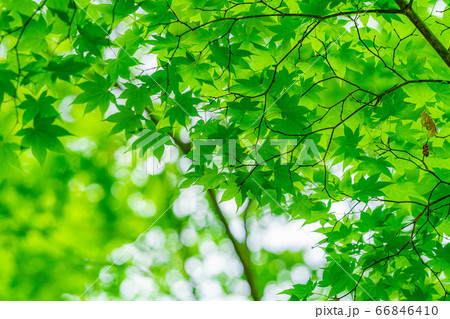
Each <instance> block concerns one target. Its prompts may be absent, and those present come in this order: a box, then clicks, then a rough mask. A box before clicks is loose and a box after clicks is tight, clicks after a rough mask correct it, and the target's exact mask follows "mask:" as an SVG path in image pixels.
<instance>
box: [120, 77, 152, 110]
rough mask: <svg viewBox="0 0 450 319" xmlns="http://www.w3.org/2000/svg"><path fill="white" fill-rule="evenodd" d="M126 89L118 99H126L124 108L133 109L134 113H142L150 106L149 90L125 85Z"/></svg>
mask: <svg viewBox="0 0 450 319" xmlns="http://www.w3.org/2000/svg"><path fill="white" fill-rule="evenodd" d="M125 87H126V89H125V90H124V91H123V92H122V94H121V95H120V97H119V98H120V99H126V100H127V101H126V102H125V105H126V106H129V107H133V108H134V110H135V111H136V113H142V111H144V109H145V108H147V107H151V106H152V99H151V93H150V90H149V89H148V88H147V86H145V85H141V86H136V85H134V84H131V83H126V84H125Z"/></svg>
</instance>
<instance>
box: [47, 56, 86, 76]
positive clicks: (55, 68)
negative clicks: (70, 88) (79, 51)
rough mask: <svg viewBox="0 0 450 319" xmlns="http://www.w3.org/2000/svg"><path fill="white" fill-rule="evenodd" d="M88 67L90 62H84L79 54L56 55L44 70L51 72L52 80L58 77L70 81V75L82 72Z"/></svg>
mask: <svg viewBox="0 0 450 319" xmlns="http://www.w3.org/2000/svg"><path fill="white" fill-rule="evenodd" d="M88 67H89V64H88V63H85V62H83V61H82V60H81V59H80V57H79V56H78V55H74V54H72V55H68V56H65V57H62V56H56V57H54V58H53V59H52V60H51V61H50V62H49V63H48V65H47V66H46V67H44V70H47V71H50V72H51V75H52V76H51V79H52V81H55V80H56V79H57V78H58V79H61V80H64V81H67V82H69V81H70V77H72V76H74V75H79V74H81V73H82V72H83V70H85V69H87V68H88Z"/></svg>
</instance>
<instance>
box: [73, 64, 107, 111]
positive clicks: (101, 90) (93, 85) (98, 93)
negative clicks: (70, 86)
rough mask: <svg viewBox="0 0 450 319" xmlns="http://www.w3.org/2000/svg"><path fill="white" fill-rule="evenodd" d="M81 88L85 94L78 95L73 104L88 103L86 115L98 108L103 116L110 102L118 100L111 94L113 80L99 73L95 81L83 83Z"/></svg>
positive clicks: (95, 75)
mask: <svg viewBox="0 0 450 319" xmlns="http://www.w3.org/2000/svg"><path fill="white" fill-rule="evenodd" d="M79 86H80V88H81V89H82V90H83V91H84V92H83V93H81V94H80V95H78V96H77V97H76V98H75V100H74V101H73V103H74V104H80V103H86V110H85V113H89V112H92V111H94V110H95V109H96V108H97V107H98V108H100V111H101V112H102V114H105V113H106V111H107V110H108V108H109V104H110V102H115V100H116V98H115V96H114V94H112V93H111V92H110V87H111V80H110V79H109V78H104V77H102V76H101V75H99V74H97V73H95V74H94V81H88V82H83V83H81V84H79Z"/></svg>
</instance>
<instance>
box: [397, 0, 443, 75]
mask: <svg viewBox="0 0 450 319" xmlns="http://www.w3.org/2000/svg"><path fill="white" fill-rule="evenodd" d="M395 2H396V3H397V5H398V6H399V7H400V8H401V10H402V12H403V13H404V14H405V15H406V16H407V17H408V19H409V20H410V21H411V22H412V23H413V24H414V26H415V27H416V28H417V30H419V31H420V33H422V35H423V36H424V37H425V39H426V40H427V41H428V43H429V44H430V45H431V46H432V47H433V49H434V50H435V51H436V52H437V54H439V56H440V57H441V58H442V60H443V61H444V62H445V64H447V66H448V67H449V68H450V52H449V51H448V50H447V49H446V48H445V47H444V45H443V44H442V42H441V41H439V39H438V38H437V37H436V36H435V35H434V33H433V32H431V30H430V28H428V26H427V25H426V24H425V23H424V22H423V21H422V19H420V17H419V16H418V15H417V13H416V12H414V10H413V9H412V8H411V4H412V3H411V2H410V3H409V4H408V3H406V1H405V0H395Z"/></svg>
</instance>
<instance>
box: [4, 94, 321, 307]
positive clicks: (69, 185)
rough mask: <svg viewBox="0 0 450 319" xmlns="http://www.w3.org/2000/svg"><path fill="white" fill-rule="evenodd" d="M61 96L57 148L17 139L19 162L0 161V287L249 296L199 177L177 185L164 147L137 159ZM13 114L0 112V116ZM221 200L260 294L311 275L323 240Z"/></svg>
mask: <svg viewBox="0 0 450 319" xmlns="http://www.w3.org/2000/svg"><path fill="white" fill-rule="evenodd" d="M63 102H64V101H63ZM67 104H68V103H61V106H60V109H59V111H60V113H61V114H62V116H63V117H64V120H65V121H67V122H68V123H67V124H64V126H65V128H66V129H67V130H68V131H70V132H71V133H72V134H73V135H72V136H68V137H65V138H63V141H64V143H65V148H66V153H63V154H59V153H54V152H50V153H49V157H48V159H47V161H46V162H45V165H44V167H43V168H41V167H40V166H39V164H38V162H37V161H36V160H35V159H34V158H33V157H32V155H31V152H30V151H25V152H23V153H21V155H20V159H19V160H20V166H21V169H13V168H11V167H10V168H8V170H4V171H3V173H2V175H3V178H2V180H1V181H0V198H1V200H0V260H1V262H0V274H1V275H0V299H1V300H77V299H78V298H81V299H87V300H93V299H95V300H97V299H100V300H112V299H114V300H116V299H120V300H166V299H170V300H172V299H175V300H196V299H202V300H204V299H216V300H217V299H220V300H222V299H242V300H246V299H251V298H250V289H249V285H248V283H247V281H246V280H245V276H244V274H243V267H242V264H241V263H240V261H239V259H238V258H237V257H236V254H235V252H234V249H233V246H232V243H231V241H230V239H229V238H228V237H227V235H226V233H225V231H224V227H223V225H222V224H221V223H220V222H219V221H218V220H217V218H216V216H215V215H214V213H213V212H212V211H211V209H210V205H209V203H208V201H207V199H206V198H205V195H204V193H203V192H202V189H200V188H195V187H194V188H191V189H181V190H180V189H179V188H178V185H179V184H180V183H181V182H182V180H183V177H182V174H183V172H184V171H185V170H186V169H187V167H188V165H189V163H188V162H187V161H188V160H187V159H185V158H183V157H180V155H179V153H178V152H177V150H176V149H175V147H173V148H171V147H168V148H166V150H165V155H164V157H163V160H162V162H164V160H165V161H166V163H159V162H158V161H157V160H155V159H154V158H149V159H147V161H146V164H147V168H148V170H147V171H145V167H144V169H143V166H142V165H140V164H139V163H136V160H135V157H134V156H135V154H133V153H131V152H127V146H126V145H125V138H124V136H120V135H111V134H110V133H109V132H110V131H111V128H112V124H111V123H108V122H105V121H102V120H101V115H100V113H91V114H86V115H85V114H83V113H82V110H81V108H80V109H78V108H72V107H68V106H67ZM8 116H9V118H8ZM11 118H13V117H12V114H11V113H8V112H2V113H1V114H0V123H4V124H5V123H9V121H11ZM6 127H8V125H4V128H5V129H6ZM3 134H5V132H3ZM166 154H167V155H166ZM130 156H131V157H130ZM141 164H142V163H141ZM172 204H173V205H172ZM221 208H222V210H223V211H224V214H225V215H226V217H227V219H228V222H229V225H230V229H231V231H232V232H233V234H234V236H235V237H236V238H237V239H238V240H240V241H241V242H242V241H244V240H245V241H246V242H247V244H248V246H249V248H250V251H251V256H250V258H251V262H252V267H253V270H254V272H255V277H256V282H257V286H258V290H259V291H260V294H261V295H263V299H265V300H280V299H285V297H287V296H284V295H279V293H280V292H281V291H282V290H283V289H285V288H289V287H291V286H292V284H293V283H299V282H300V283H303V282H306V281H307V280H308V279H309V278H310V276H313V277H315V276H316V270H315V269H317V267H318V265H320V264H321V262H322V259H321V258H322V256H321V255H320V254H321V252H320V251H316V250H314V249H313V250H311V248H309V246H310V244H311V243H310V242H307V240H309V239H308V238H307V236H305V234H302V232H300V231H299V230H298V228H299V227H298V225H296V224H295V223H294V224H293V223H289V222H288V221H287V219H286V218H284V217H283V216H273V215H271V214H270V212H268V211H264V210H259V209H256V207H255V206H254V205H253V204H251V205H250V207H248V208H247V209H244V208H245V207H243V208H241V209H237V207H236V206H235V204H234V201H233V200H231V201H229V202H225V203H222V204H221ZM147 230H148V231H147ZM140 234H142V235H141V236H140ZM307 247H308V250H305V249H307ZM305 259H306V261H307V264H308V265H309V266H308V265H305ZM113 264H114V265H113Z"/></svg>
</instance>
